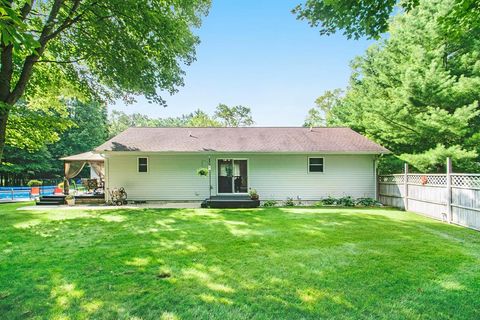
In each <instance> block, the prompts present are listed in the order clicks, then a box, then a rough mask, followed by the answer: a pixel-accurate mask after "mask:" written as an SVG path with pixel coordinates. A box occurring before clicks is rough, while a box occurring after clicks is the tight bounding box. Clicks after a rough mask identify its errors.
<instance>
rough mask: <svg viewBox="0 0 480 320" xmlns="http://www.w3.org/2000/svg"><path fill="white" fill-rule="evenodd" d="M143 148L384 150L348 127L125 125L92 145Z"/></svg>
mask: <svg viewBox="0 0 480 320" xmlns="http://www.w3.org/2000/svg"><path fill="white" fill-rule="evenodd" d="M95 151H97V152H102V151H145V152H346V153H388V152H389V151H388V150H387V149H385V148H384V147H382V146H380V145H378V144H376V143H374V142H372V141H370V140H369V139H367V138H366V137H364V136H362V135H360V134H359V133H357V132H355V131H353V130H351V129H349V128H312V129H311V130H310V128H302V127H282V128H280V127H269V128H266V127H248V128H129V129H127V130H125V131H123V132H122V133H120V134H119V135H117V136H115V137H114V138H112V139H110V140H109V141H107V142H105V143H104V144H102V145H101V146H99V147H98V148H96V149H95Z"/></svg>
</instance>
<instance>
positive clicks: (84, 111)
mask: <svg viewBox="0 0 480 320" xmlns="http://www.w3.org/2000/svg"><path fill="white" fill-rule="evenodd" d="M67 108H68V109H67V110H68V118H69V119H70V121H71V122H72V123H73V125H72V126H71V128H69V129H68V130H67V131H65V132H64V133H63V134H62V135H61V137H60V140H59V141H58V142H57V143H54V144H52V145H50V146H49V150H50V152H51V153H52V155H53V157H54V158H56V159H58V158H61V157H65V156H70V155H73V154H77V153H82V152H87V151H91V150H93V149H94V148H95V147H97V146H99V145H101V144H102V143H104V142H105V140H106V139H107V137H108V128H107V108H106V106H105V104H102V103H99V102H94V101H91V102H88V103H83V102H81V101H79V100H73V101H70V102H69V103H68V105H67Z"/></svg>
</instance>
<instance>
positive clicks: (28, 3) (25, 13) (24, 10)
mask: <svg viewBox="0 0 480 320" xmlns="http://www.w3.org/2000/svg"><path fill="white" fill-rule="evenodd" d="M34 2H35V0H30V1H26V2H25V4H24V5H23V7H22V9H21V10H20V19H22V21H23V20H25V19H26V18H27V16H28V14H29V13H30V11H31V10H32V7H33V3H34Z"/></svg>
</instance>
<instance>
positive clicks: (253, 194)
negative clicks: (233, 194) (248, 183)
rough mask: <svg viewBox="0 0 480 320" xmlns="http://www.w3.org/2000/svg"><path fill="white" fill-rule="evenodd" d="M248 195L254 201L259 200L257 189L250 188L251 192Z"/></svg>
mask: <svg viewBox="0 0 480 320" xmlns="http://www.w3.org/2000/svg"><path fill="white" fill-rule="evenodd" d="M248 194H249V195H250V199H252V200H258V198H259V197H258V193H257V190H255V189H252V188H250V190H249V191H248Z"/></svg>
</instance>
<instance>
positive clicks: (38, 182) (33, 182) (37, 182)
mask: <svg viewBox="0 0 480 320" xmlns="http://www.w3.org/2000/svg"><path fill="white" fill-rule="evenodd" d="M42 184H43V181H41V180H30V181H28V182H27V186H29V187H40V186H41V185H42Z"/></svg>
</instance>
